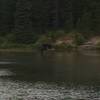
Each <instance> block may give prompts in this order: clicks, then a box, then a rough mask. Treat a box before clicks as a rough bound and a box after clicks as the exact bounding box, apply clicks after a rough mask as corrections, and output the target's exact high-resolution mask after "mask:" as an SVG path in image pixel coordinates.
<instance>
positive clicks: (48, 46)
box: [40, 43, 53, 53]
mask: <svg viewBox="0 0 100 100" xmlns="http://www.w3.org/2000/svg"><path fill="white" fill-rule="evenodd" d="M52 49H53V45H52V44H48V43H45V44H42V45H41V46H40V51H41V53H44V52H45V51H47V50H52Z"/></svg>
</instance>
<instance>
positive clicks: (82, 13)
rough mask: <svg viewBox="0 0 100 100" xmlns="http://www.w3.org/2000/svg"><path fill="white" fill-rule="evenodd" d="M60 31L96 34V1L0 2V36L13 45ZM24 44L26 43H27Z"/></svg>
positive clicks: (99, 11)
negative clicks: (6, 38) (10, 40)
mask: <svg viewBox="0 0 100 100" xmlns="http://www.w3.org/2000/svg"><path fill="white" fill-rule="evenodd" d="M56 30H64V31H66V32H70V31H73V30H75V31H79V32H81V33H92V34H94V33H95V34H99V32H100V1H99V0H0V35H1V36H4V35H9V34H10V35H11V34H13V38H14V40H15V41H17V42H25V43H30V42H33V39H35V38H34V36H36V35H38V34H46V33H48V31H56ZM27 41H28V42H27Z"/></svg>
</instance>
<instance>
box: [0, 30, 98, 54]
mask: <svg viewBox="0 0 100 100" xmlns="http://www.w3.org/2000/svg"><path fill="white" fill-rule="evenodd" d="M82 34H83V33H79V32H70V33H65V32H63V31H60V32H49V33H48V34H45V35H40V36H39V37H38V38H37V40H36V41H35V42H32V43H28V44H27V43H26V42H25V43H17V42H13V41H12V39H11V40H10V39H9V41H8V40H7V39H6V38H5V39H4V38H3V39H2V41H1V43H0V51H6V52H31V51H34V50H36V49H37V48H38V47H39V46H40V45H42V44H44V43H47V44H52V45H53V47H54V49H55V50H58V51H59V50H76V49H80V48H81V49H88V48H89V49H98V50H100V36H92V37H88V38H87V37H84V36H83V35H82Z"/></svg>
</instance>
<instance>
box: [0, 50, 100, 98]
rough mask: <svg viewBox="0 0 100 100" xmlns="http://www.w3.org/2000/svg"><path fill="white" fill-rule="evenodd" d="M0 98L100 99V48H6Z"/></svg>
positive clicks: (0, 66) (2, 55)
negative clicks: (43, 50) (27, 50)
mask: <svg viewBox="0 0 100 100" xmlns="http://www.w3.org/2000/svg"><path fill="white" fill-rule="evenodd" d="M0 100H100V52H97V51H84V52H83V51H81V52H46V53H45V54H44V55H41V54H40V53H37V52H33V53H23V52H22V53H5V52H2V53H0Z"/></svg>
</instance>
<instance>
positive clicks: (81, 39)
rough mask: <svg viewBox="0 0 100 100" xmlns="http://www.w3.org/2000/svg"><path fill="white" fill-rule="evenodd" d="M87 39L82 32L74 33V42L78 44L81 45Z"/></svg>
mask: <svg viewBox="0 0 100 100" xmlns="http://www.w3.org/2000/svg"><path fill="white" fill-rule="evenodd" d="M85 41H86V39H85V37H84V36H83V35H82V34H80V33H74V42H75V44H76V45H81V44H83V43H84V42H85Z"/></svg>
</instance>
